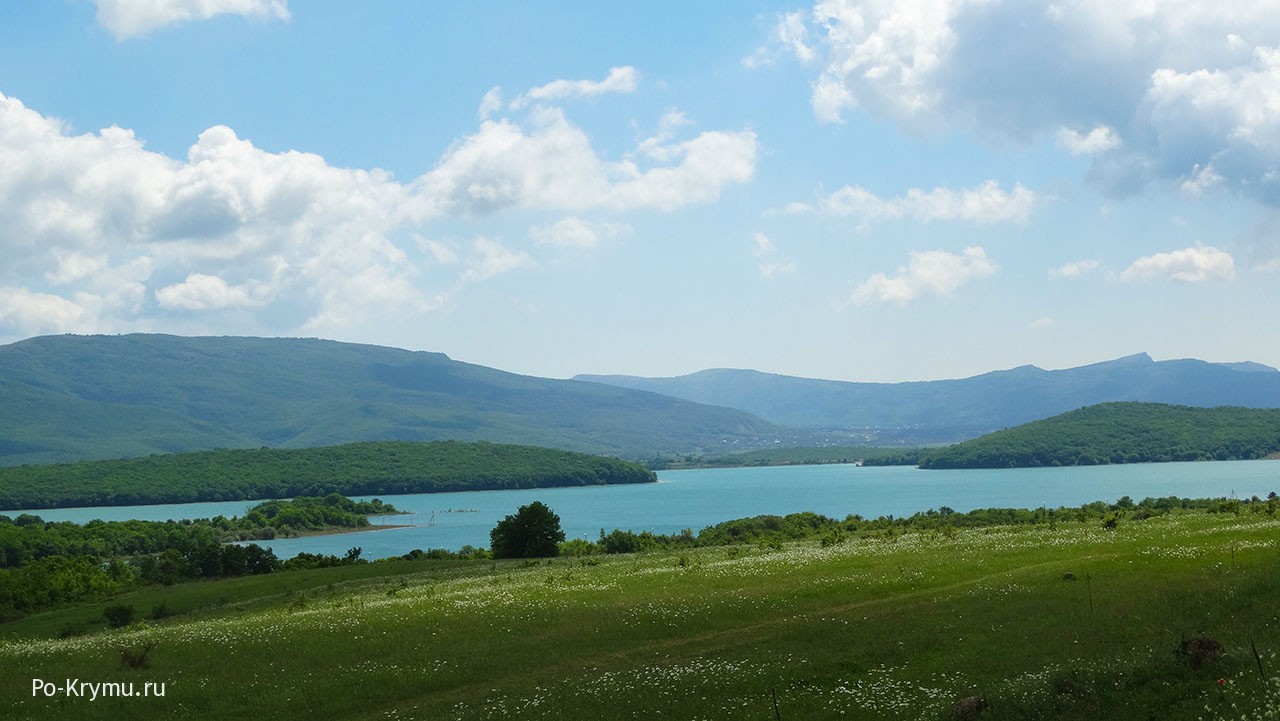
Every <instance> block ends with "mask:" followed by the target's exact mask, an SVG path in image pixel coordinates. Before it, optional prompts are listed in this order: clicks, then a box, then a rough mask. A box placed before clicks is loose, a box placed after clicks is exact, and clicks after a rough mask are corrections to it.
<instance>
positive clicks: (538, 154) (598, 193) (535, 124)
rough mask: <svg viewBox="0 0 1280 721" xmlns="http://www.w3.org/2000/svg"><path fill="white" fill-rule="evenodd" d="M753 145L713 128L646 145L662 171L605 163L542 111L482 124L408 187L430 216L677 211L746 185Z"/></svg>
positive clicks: (555, 114) (574, 130)
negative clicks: (536, 211)
mask: <svg viewBox="0 0 1280 721" xmlns="http://www.w3.org/2000/svg"><path fill="white" fill-rule="evenodd" d="M655 147H660V148H661V152H657V151H656V150H655ZM758 147H759V142H758V140H757V138H756V134H755V133H754V132H752V131H750V130H741V131H718V130H713V131H706V132H703V133H700V134H698V135H697V136H695V137H693V138H691V139H688V140H684V141H678V142H667V143H663V144H661V145H660V146H654V145H653V144H649V145H648V146H646V148H647V151H648V154H649V155H651V156H653V155H655V154H656V155H658V156H660V157H661V158H662V159H663V160H664V162H665V164H658V165H653V166H650V167H643V166H642V165H641V164H639V163H637V162H636V161H635V160H631V159H624V160H619V161H607V160H605V159H603V158H601V157H600V156H599V154H597V152H596V151H595V149H594V148H593V147H592V145H591V140H590V138H589V137H588V136H587V133H586V132H585V131H584V130H582V128H580V127H578V126H576V125H574V124H572V123H570V122H569V120H568V119H567V118H566V117H565V115H564V112H563V111H562V110H561V109H559V108H541V109H537V110H535V111H534V112H533V113H532V115H531V118H530V123H529V126H528V127H526V126H524V125H522V124H521V123H519V122H517V121H516V120H513V119H510V118H502V119H498V120H486V121H484V122H483V123H481V126H480V129H479V131H477V132H476V133H474V134H473V135H470V136H467V137H465V138H463V139H462V140H460V141H458V142H457V143H455V144H454V145H453V147H451V148H450V149H449V150H448V152H446V153H445V156H444V157H443V158H442V159H441V160H440V162H439V164H438V165H437V166H436V167H435V168H434V169H433V170H432V171H431V172H429V173H427V174H425V175H424V176H422V177H421V178H419V179H418V181H416V183H415V186H416V191H417V192H418V193H419V194H420V195H421V196H422V197H423V200H424V202H425V203H427V204H428V205H429V206H430V207H431V208H432V210H433V211H435V212H447V213H476V214H480V213H490V212H494V211H497V210H501V209H504V208H539V209H555V210H574V211H581V210H585V209H588V208H606V209H611V210H630V209H635V208H656V209H659V210H674V209H676V208H679V207H682V206H685V205H689V204H693V203H703V202H708V201H711V200H715V199H716V198H718V197H719V196H720V193H721V191H722V190H723V189H724V188H725V187H726V186H728V185H730V184H734V183H744V182H746V181H747V180H750V179H751V177H752V175H753V174H754V173H755V162H756V154H757V151H758Z"/></svg>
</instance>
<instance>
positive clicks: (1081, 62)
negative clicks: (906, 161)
mask: <svg viewBox="0 0 1280 721" xmlns="http://www.w3.org/2000/svg"><path fill="white" fill-rule="evenodd" d="M784 20H785V19H780V20H779V23H778V26H777V28H776V29H775V31H774V32H773V37H772V38H771V46H770V47H771V48H773V49H774V51H775V52H779V53H781V52H790V53H791V54H793V55H795V56H796V57H797V58H798V59H800V60H802V61H804V62H806V63H808V62H812V63H813V64H814V65H816V66H817V68H819V69H818V70H817V73H816V75H815V77H814V79H813V81H812V94H811V103H812V106H813V112H814V114H815V116H816V118H817V119H818V120H819V121H821V122H840V121H841V120H842V119H843V118H844V117H845V115H846V114H847V113H849V112H854V111H857V112H864V113H868V114H870V115H872V116H875V117H878V118H885V119H889V120H891V121H893V122H895V123H897V124H899V125H900V126H902V127H904V128H906V129H908V130H909V131H911V132H919V133H928V132H936V131H954V130H962V131H971V132H975V133H977V134H979V135H982V136H987V137H993V138H999V139H1002V140H1007V139H1012V140H1014V141H1017V142H1028V141H1032V140H1034V139H1036V138H1037V137H1039V136H1052V137H1053V138H1054V139H1055V140H1056V141H1057V142H1058V143H1059V145H1060V146H1061V147H1063V149H1064V150H1065V151H1066V152H1069V153H1073V154H1081V155H1083V154H1088V155H1091V156H1092V157H1093V167H1092V169H1091V172H1090V175H1089V178H1090V179H1091V180H1093V181H1094V182H1096V183H1098V184H1099V185H1100V186H1102V187H1103V188H1104V189H1106V190H1108V191H1109V192H1112V193H1114V194H1118V195H1120V194H1126V193H1133V192H1139V191H1141V190H1143V189H1145V188H1147V187H1149V186H1150V185H1151V184H1152V183H1168V184H1172V185H1173V186H1174V187H1178V186H1179V185H1180V184H1181V183H1182V182H1183V181H1184V180H1185V179H1187V178H1190V177H1191V174H1192V172H1193V169H1194V168H1196V167H1197V166H1199V167H1200V168H1208V167H1212V168H1213V169H1214V171H1215V172H1216V173H1217V174H1218V175H1219V176H1220V177H1221V178H1222V183H1221V184H1220V187H1222V188H1229V189H1233V190H1235V191H1238V192H1242V193H1245V194H1248V195H1251V196H1253V197H1256V198H1259V199H1261V200H1263V201H1265V202H1269V203H1273V204H1280V192H1277V188H1276V185H1277V184H1275V183H1271V184H1265V183H1263V182H1260V181H1262V180H1263V179H1264V178H1265V177H1266V174H1267V173H1268V172H1272V171H1274V170H1275V169H1276V168H1277V167H1280V132H1277V131H1280V111H1278V110H1277V108H1280V8H1277V6H1275V5H1274V4H1272V3H1258V2H1254V1H1253V0H1224V1H1223V2H1214V3H1205V2H1200V1H1199V0H1166V1H1164V2H1158V3H1156V2H1150V1H1149V0H1107V1H1105V2H1104V1H1103V0H1060V1H1059V2H1055V3H1052V4H1044V3H1025V2H1017V1H1016V0H908V1H895V2H890V1H889V0H820V1H819V2H816V3H815V4H814V5H813V6H812V9H811V10H810V11H808V12H807V13H806V16H805V17H804V20H805V23H804V30H805V32H804V34H803V35H799V37H803V38H804V45H803V49H791V50H789V51H788V48H790V47H791V44H790V43H789V42H788V41H786V40H784V39H783V38H784V35H785V37H797V36H798V34H797V31H796V30H794V29H790V28H788V27H786V26H785V22H784Z"/></svg>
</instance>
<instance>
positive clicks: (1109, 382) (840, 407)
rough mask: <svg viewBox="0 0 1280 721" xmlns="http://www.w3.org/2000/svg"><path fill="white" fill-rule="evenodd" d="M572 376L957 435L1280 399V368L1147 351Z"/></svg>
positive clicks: (786, 420) (834, 422) (782, 416)
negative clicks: (835, 374)
mask: <svg viewBox="0 0 1280 721" xmlns="http://www.w3.org/2000/svg"><path fill="white" fill-rule="evenodd" d="M575 379H576V380H584V381H593V382H597V383H604V384H609V385H614V386H619V387H624V388H633V389H638V390H648V391H653V392H656V393H665V394H667V395H671V396H674V397H677V398H684V399H686V400H692V401H695V402H698V403H709V404H712V405H720V406H727V407H730V408H741V409H742V410H745V411H748V412H750V413H754V414H756V415H759V416H761V417H762V418H766V419H768V420H770V421H773V422H774V423H781V424H785V425H791V426H808V427H867V428H895V427H898V428H902V427H905V428H921V427H926V428H933V429H944V430H949V431H950V432H951V435H952V436H953V440H956V439H960V438H966V437H967V438H971V437H974V436H977V435H980V434H981V433H985V432H989V431H992V430H995V429H998V428H1005V427H1008V426H1013V425H1017V424H1020V423H1025V422H1027V421H1031V420H1035V419H1038V418H1046V417H1048V416H1052V415H1055V414H1058V413H1063V412H1065V411H1069V410H1072V409H1075V408H1080V407H1082V406H1087V405H1093V404H1096V403H1103V402H1107V401H1145V402H1154V403H1171V404H1177V405H1188V406H1204V407H1209V406H1219V405H1236V406H1245V407H1254V408H1274V407H1280V372H1277V371H1276V369H1274V368H1269V367H1267V366H1262V365H1259V364H1256V363H1245V364H1215V363H1207V362H1205V361H1199V360H1169V361H1159V362H1157V361H1153V360H1152V359H1151V357H1150V356H1148V355H1146V354H1145V353H1144V354H1139V355H1134V356H1128V357H1125V358H1120V359H1117V360H1113V361H1107V362H1103V363H1095V364H1093V365H1087V366H1081V367H1078V368H1068V369H1065V370H1056V371H1046V370H1041V369H1040V368H1036V367H1035V366H1021V367H1019V368H1013V369H1011V370H1005V371H995V372H992V373H985V374H983V375H979V376H974V377H972V378H964V379H959V380H942V381H920V382H911V383H850V382H843V381H825V380H814V379H808V378H796V377H792V376H781V375H772V374H769V373H760V372H757V371H749V370H707V371H701V372H698V373H693V374H691V375H687V376H680V377H676V378H638V377H634V376H591V375H580V376H577V377H576V378H575Z"/></svg>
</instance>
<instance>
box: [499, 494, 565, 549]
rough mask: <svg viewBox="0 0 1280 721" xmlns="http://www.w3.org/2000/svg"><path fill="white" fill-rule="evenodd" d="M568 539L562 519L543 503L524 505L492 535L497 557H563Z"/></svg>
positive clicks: (536, 502) (500, 524) (508, 517)
mask: <svg viewBox="0 0 1280 721" xmlns="http://www.w3.org/2000/svg"><path fill="white" fill-rule="evenodd" d="M563 540H564V531H563V530H561V529H560V516H557V515H556V514H555V513H554V512H553V511H552V510H551V509H550V508H547V506H546V505H545V504H543V503H542V502H540V501H534V502H533V503H530V504H529V505H527V506H521V507H520V508H519V509H518V510H517V511H516V512H515V513H514V514H512V515H510V516H507V517H506V518H504V519H502V520H501V521H498V525H496V526H494V527H493V530H492V531H490V532H489V543H490V545H491V546H492V548H493V557H494V558H546V557H549V556H555V555H557V554H559V552H560V547H559V544H560V542H561V541H563Z"/></svg>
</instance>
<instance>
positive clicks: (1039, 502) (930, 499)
mask: <svg viewBox="0 0 1280 721" xmlns="http://www.w3.org/2000/svg"><path fill="white" fill-rule="evenodd" d="M658 479H659V482H658V483H649V484H641V485H627V486H591V487H578V488H552V489H535V490H522V491H472V492H467V493H427V494H414V495H402V496H382V499H383V500H384V501H387V502H389V503H392V504H394V505H395V506H396V507H397V508H400V509H402V510H406V511H410V512H412V513H413V515H412V516H392V517H388V518H380V519H374V522H375V523H378V524H381V523H391V524H402V523H416V524H420V525H418V526H416V527H412V528H396V529H386V530H373V531H366V532H361V533H357V534H338V535H330V536H312V537H308V538H294V539H282V540H277V541H271V542H263V544H262V545H265V546H269V547H271V548H272V549H274V550H275V552H276V554H277V555H278V556H280V557H282V558H288V557H291V556H294V555H296V554H298V553H301V552H303V551H306V552H308V553H333V554H339V555H340V554H342V553H344V552H346V550H347V549H348V548H351V547H352V546H360V547H361V548H362V549H363V551H364V557H365V558H381V557H384V556H393V555H401V554H404V553H407V552H408V551H411V550H413V549H415V548H422V549H429V548H448V549H451V550H456V549H458V548H460V547H461V546H463V545H466V544H470V545H473V546H488V545H489V530H490V529H492V528H493V526H494V524H495V523H497V522H498V521H499V520H501V519H502V517H504V516H506V515H508V514H511V513H514V512H515V510H516V509H517V508H518V507H519V506H521V505H524V504H527V503H529V502H531V501H535V500H537V501H542V502H543V503H546V504H547V505H548V506H550V507H551V508H552V510H554V511H555V512H556V513H558V514H559V515H560V520H561V524H562V526H563V527H564V529H565V533H566V535H567V536H568V537H569V538H587V539H592V540H594V539H595V538H596V537H598V536H599V533H600V530H601V529H605V530H612V529H614V528H625V529H630V530H633V531H636V532H639V531H644V530H648V531H653V532H655V533H672V532H678V531H680V530H681V529H684V528H691V529H693V530H694V531H697V530H699V529H701V528H703V527H705V526H709V525H712V524H714V523H719V522H720V521H726V520H729V519H733V518H744V517H747V516H755V515H759V514H765V513H772V514H779V515H782V514H787V513H794V512H799V511H814V512H817V513H821V514H824V515H828V516H832V517H835V518H844V517H845V516H847V515H850V514H858V515H861V516H864V517H870V518H874V517H876V516H881V515H886V514H892V515H895V516H904V515H911V514H912V513H915V512H916V511H924V510H928V509H930V508H935V509H936V508H940V507H942V506H950V507H951V508H953V509H955V510H957V511H968V510H971V509H973V508H982V507H1016V508H1038V507H1040V506H1048V507H1051V508H1052V507H1056V506H1078V505H1080V504H1082V503H1087V502H1089V501H1095V500H1103V501H1114V500H1116V499H1117V498H1119V497H1121V496H1131V497H1132V498H1133V499H1134V500H1140V499H1142V498H1145V497H1147V496H1186V497H1218V496H1230V495H1232V494H1235V495H1236V496H1237V497H1239V498H1249V497H1250V496H1254V495H1257V496H1264V497H1265V496H1266V495H1267V494H1268V493H1270V492H1271V491H1280V462H1276V461H1227V462H1214V463H1151V464H1134V465H1121V466H1095V467H1088V468H1024V469H1001V470H947V471H923V470H919V469H916V468H910V467H902V466H897V467H889V468H874V467H857V466H847V465H826V466H785V467H775V468H719V469H706V470H688V471H664V472H661V473H659V474H658ZM251 505H252V503H249V502H244V501H237V502H231V503H190V504H173V505H159V506H127V507H120V508H71V509H58V510H49V511H27V512H28V513H35V514H37V515H39V516H41V517H43V518H45V519H47V520H71V521H77V522H85V521H88V520H91V519H93V518H102V519H104V520H121V519H130V518H137V519H145V520H164V519H169V518H173V519H181V518H207V517H210V516H215V515H226V516H233V515H241V514H243V513H244V510H245V509H246V508H247V507H249V506H251ZM8 513H9V514H10V515H12V514H14V513H16V512H14V511H10V512H8ZM428 524H430V525H428Z"/></svg>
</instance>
